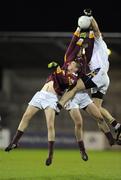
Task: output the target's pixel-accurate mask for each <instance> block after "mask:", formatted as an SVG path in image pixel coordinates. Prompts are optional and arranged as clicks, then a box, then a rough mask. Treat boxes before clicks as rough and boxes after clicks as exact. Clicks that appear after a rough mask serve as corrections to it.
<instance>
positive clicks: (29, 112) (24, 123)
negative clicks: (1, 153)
mask: <svg viewBox="0 0 121 180" xmlns="http://www.w3.org/2000/svg"><path fill="white" fill-rule="evenodd" d="M38 111H39V109H38V108H36V107H34V106H30V105H29V106H28V107H27V109H26V111H25V113H24V114H23V117H22V119H21V122H20V124H19V126H18V129H17V131H16V134H15V136H14V137H13V139H12V141H11V143H10V144H9V146H8V147H7V148H6V149H5V151H10V150H12V149H14V148H16V147H17V144H18V142H19V140H20V138H21V136H22V135H23V133H24V131H25V130H26V128H27V127H28V125H29V122H30V120H31V119H32V117H33V116H34V115H35V114H36V113H37V112H38Z"/></svg>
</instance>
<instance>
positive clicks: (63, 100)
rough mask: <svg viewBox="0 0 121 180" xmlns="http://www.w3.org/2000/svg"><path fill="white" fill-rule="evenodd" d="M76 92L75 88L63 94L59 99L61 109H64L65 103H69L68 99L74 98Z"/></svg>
mask: <svg viewBox="0 0 121 180" xmlns="http://www.w3.org/2000/svg"><path fill="white" fill-rule="evenodd" d="M75 93H76V91H75V87H74V88H73V89H72V90H70V91H66V92H65V93H64V95H63V96H62V97H61V99H60V101H59V104H61V106H62V107H64V105H65V104H66V102H68V101H69V99H71V98H72V97H74V95H75Z"/></svg>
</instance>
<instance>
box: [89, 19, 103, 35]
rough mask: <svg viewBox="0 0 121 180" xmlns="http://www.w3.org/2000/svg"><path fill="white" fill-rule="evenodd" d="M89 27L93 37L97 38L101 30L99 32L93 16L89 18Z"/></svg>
mask: <svg viewBox="0 0 121 180" xmlns="http://www.w3.org/2000/svg"><path fill="white" fill-rule="evenodd" d="M91 27H92V29H93V31H94V35H95V37H97V38H98V37H99V36H100V34H101V32H100V29H99V26H98V24H97V22H96V20H95V19H94V18H92V20H91Z"/></svg>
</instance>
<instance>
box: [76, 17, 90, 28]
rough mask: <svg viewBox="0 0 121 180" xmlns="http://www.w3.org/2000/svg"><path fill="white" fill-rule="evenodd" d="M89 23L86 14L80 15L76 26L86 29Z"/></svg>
mask: <svg viewBox="0 0 121 180" xmlns="http://www.w3.org/2000/svg"><path fill="white" fill-rule="evenodd" d="M90 24H91V18H90V17H88V16H81V17H79V19H78V26H79V27H80V28H81V29H88V28H89V27H90Z"/></svg>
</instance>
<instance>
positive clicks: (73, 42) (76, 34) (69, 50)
mask: <svg viewBox="0 0 121 180" xmlns="http://www.w3.org/2000/svg"><path fill="white" fill-rule="evenodd" d="M79 37H80V33H79V32H76V31H75V32H74V34H73V37H72V39H71V42H70V44H69V46H68V48H67V51H66V53H65V56H64V61H65V62H66V61H67V60H68V58H69V56H70V55H71V53H72V52H73V50H74V49H75V46H76V43H77V41H78V40H79Z"/></svg>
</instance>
